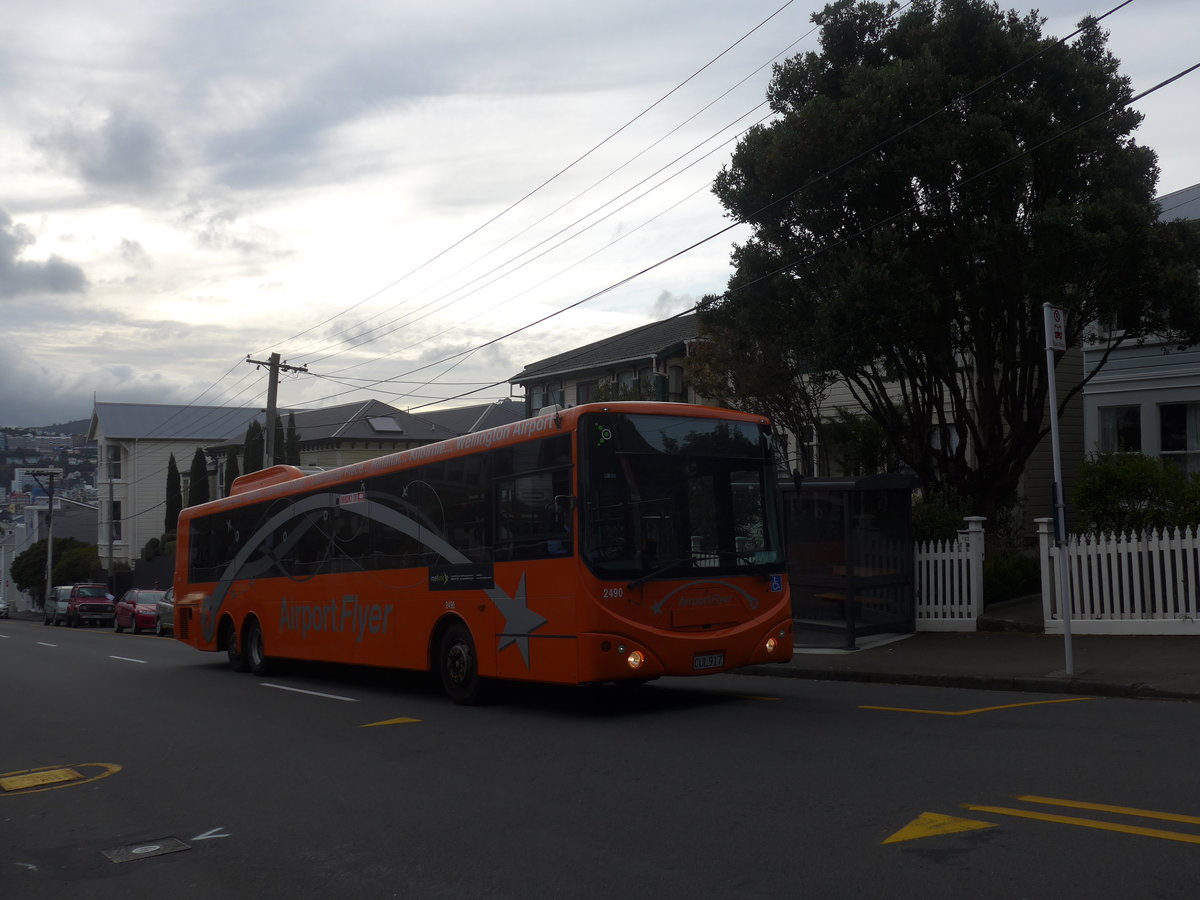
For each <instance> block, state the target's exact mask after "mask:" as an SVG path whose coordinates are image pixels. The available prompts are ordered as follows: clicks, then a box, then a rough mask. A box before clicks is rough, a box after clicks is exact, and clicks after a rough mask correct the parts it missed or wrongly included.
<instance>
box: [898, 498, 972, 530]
mask: <svg viewBox="0 0 1200 900" xmlns="http://www.w3.org/2000/svg"><path fill="white" fill-rule="evenodd" d="M967 515H969V513H968V512H967V504H966V501H965V500H963V499H962V498H961V497H959V496H958V495H957V494H954V493H952V492H950V491H947V490H936V489H935V490H930V491H926V492H925V493H923V494H922V495H921V496H920V497H917V498H915V499H914V500H913V508H912V523H913V540H915V541H917V542H918V543H926V542H928V541H952V540H954V538H955V537H957V536H958V532H959V531H961V530H962V529H963V528H964V527H965V526H964V524H963V518H964V517H965V516H967Z"/></svg>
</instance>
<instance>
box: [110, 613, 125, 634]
mask: <svg viewBox="0 0 1200 900" xmlns="http://www.w3.org/2000/svg"><path fill="white" fill-rule="evenodd" d="M124 630H125V629H124V628H123V627H122V625H121V620H120V618H118V617H117V616H115V615H114V616H113V631H115V632H116V633H117V634H120V633H121V632H122V631H124Z"/></svg>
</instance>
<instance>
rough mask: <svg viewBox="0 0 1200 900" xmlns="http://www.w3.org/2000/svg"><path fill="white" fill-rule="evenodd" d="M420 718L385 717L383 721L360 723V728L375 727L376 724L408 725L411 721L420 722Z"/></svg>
mask: <svg viewBox="0 0 1200 900" xmlns="http://www.w3.org/2000/svg"><path fill="white" fill-rule="evenodd" d="M420 721H421V720H420V719H409V718H405V717H403V716H401V717H400V718H399V719H385V720H384V721H382V722H368V723H367V724H366V725H359V726H358V727H359V728H374V727H375V726H376V725H408V724H409V723H411V722H420Z"/></svg>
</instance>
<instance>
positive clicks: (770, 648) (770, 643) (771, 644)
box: [767, 637, 779, 653]
mask: <svg viewBox="0 0 1200 900" xmlns="http://www.w3.org/2000/svg"><path fill="white" fill-rule="evenodd" d="M778 646H779V642H778V641H777V640H775V638H773V637H769V638H767V652H768V653H774V652H775V648H776V647H778Z"/></svg>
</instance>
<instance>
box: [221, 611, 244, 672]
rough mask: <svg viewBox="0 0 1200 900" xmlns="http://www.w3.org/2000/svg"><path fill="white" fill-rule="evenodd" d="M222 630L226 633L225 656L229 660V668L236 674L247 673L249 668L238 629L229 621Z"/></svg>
mask: <svg viewBox="0 0 1200 900" xmlns="http://www.w3.org/2000/svg"><path fill="white" fill-rule="evenodd" d="M222 629H223V630H224V632H225V656H226V658H227V659H228V660H229V668H231V669H233V671H235V672H245V671H246V670H247V669H248V668H249V666H248V665H247V663H246V655H245V654H244V653H243V652H242V644H241V641H240V640H239V639H238V633H237V629H236V628H234V627H233V623H231V622H229V621H226V622H225V624H224V625H223V626H222Z"/></svg>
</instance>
